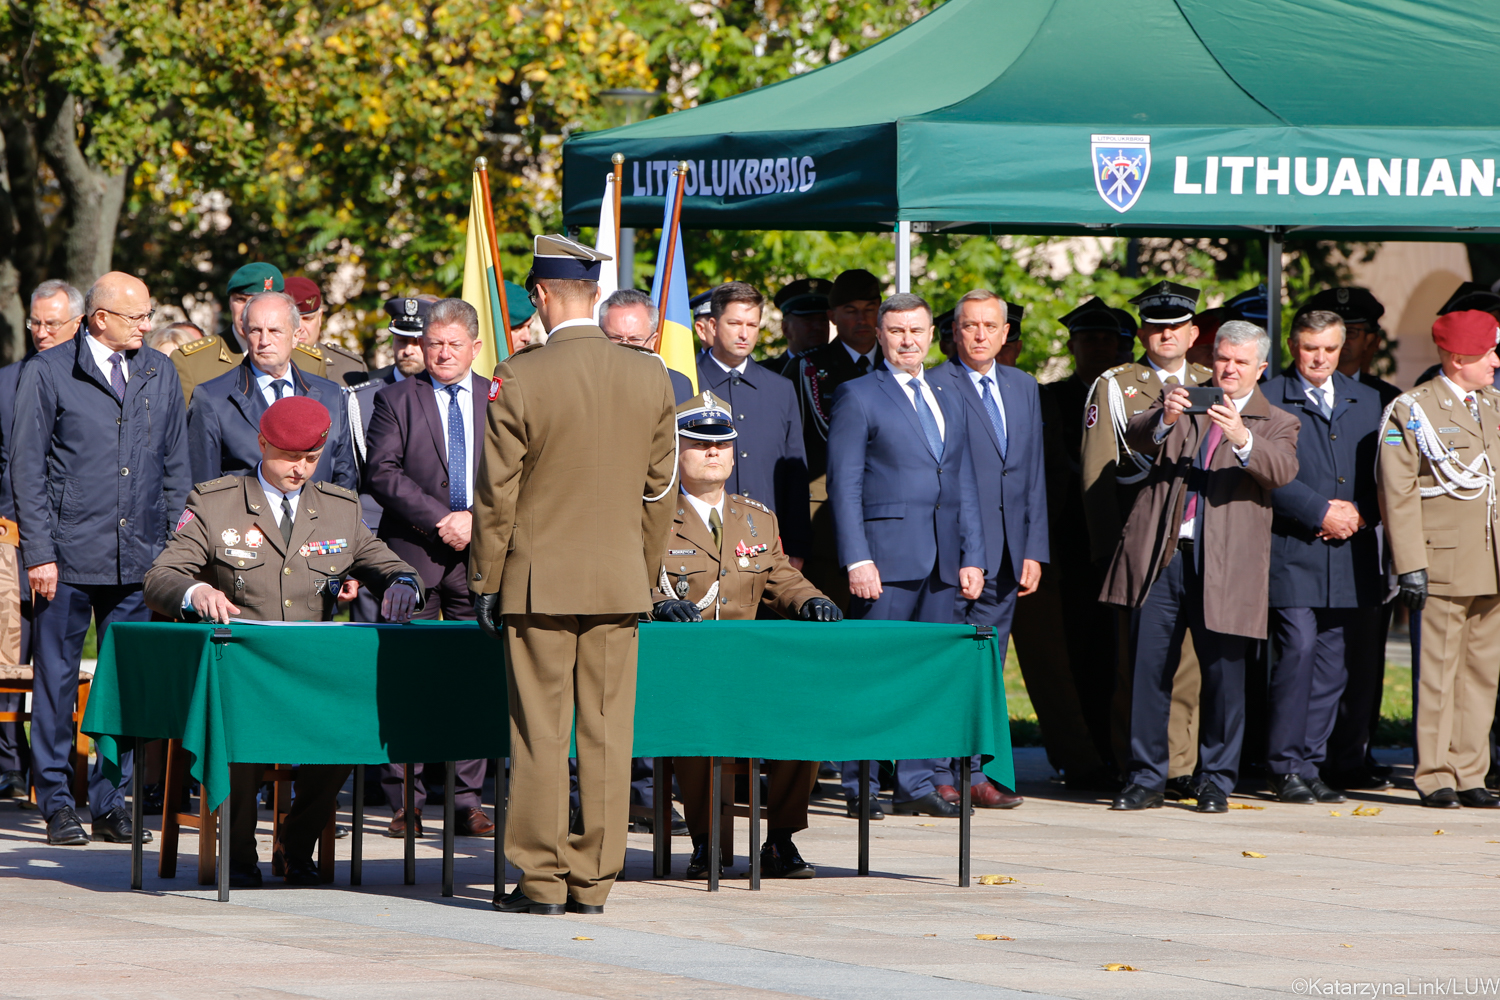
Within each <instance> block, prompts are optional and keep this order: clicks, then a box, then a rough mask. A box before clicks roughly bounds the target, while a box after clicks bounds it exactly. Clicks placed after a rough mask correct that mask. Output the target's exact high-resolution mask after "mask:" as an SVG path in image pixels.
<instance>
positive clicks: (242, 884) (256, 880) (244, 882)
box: [229, 861, 264, 889]
mask: <svg viewBox="0 0 1500 1000" xmlns="http://www.w3.org/2000/svg"><path fill="white" fill-rule="evenodd" d="M263 884H264V881H263V880H262V878H261V875H260V865H258V864H255V863H254V862H253V861H252V862H250V863H249V864H241V863H239V862H235V861H231V862H229V887H230V888H231V889H259V888H260V887H261V886H262V885H263Z"/></svg>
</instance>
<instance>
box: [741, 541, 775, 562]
mask: <svg viewBox="0 0 1500 1000" xmlns="http://www.w3.org/2000/svg"><path fill="white" fill-rule="evenodd" d="M768 548H770V546H768V545H766V544H765V543H764V542H762V543H761V544H759V545H746V544H745V543H744V542H743V541H741V542H740V543H739V544H738V545H736V546H735V547H734V554H735V555H737V556H739V559H740V569H745V568H746V567H748V566H749V565H750V557H751V556H758V555H760V554H761V553H762V552H764V551H766V550H767V549H768Z"/></svg>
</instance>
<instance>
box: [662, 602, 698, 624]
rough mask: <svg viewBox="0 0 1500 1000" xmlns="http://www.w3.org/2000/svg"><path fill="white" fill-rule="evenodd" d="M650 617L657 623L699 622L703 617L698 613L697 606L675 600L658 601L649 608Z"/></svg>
mask: <svg viewBox="0 0 1500 1000" xmlns="http://www.w3.org/2000/svg"><path fill="white" fill-rule="evenodd" d="M651 617H652V619H653V620H655V621H659V622H701V621H702V620H703V615H702V614H701V613H700V612H699V611H698V605H696V604H694V603H692V602H691V601H679V600H677V599H675V598H668V599H667V600H665V601H658V602H657V603H656V604H655V605H653V606H652V608H651Z"/></svg>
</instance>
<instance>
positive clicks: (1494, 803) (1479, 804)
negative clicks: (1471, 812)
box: [1458, 788, 1500, 809]
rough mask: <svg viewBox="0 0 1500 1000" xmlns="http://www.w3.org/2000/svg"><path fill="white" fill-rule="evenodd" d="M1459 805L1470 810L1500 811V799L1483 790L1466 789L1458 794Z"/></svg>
mask: <svg viewBox="0 0 1500 1000" xmlns="http://www.w3.org/2000/svg"><path fill="white" fill-rule="evenodd" d="M1458 802H1459V805H1463V806H1468V807H1469V808H1470V809H1500V799H1497V798H1495V796H1493V795H1491V794H1490V793H1489V792H1488V791H1487V790H1485V789H1483V788H1465V789H1461V790H1460V791H1459V793H1458Z"/></svg>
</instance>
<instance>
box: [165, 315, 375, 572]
mask: <svg viewBox="0 0 1500 1000" xmlns="http://www.w3.org/2000/svg"><path fill="white" fill-rule="evenodd" d="M300 321H301V315H300V314H299V313H298V312H297V304H296V303H295V302H293V301H292V299H291V296H289V295H286V294H284V293H282V292H260V293H259V294H257V295H255V296H253V297H252V298H251V299H250V301H249V302H247V303H245V311H244V313H243V314H242V319H241V325H242V327H243V329H244V333H245V337H246V339H247V340H248V341H249V348H250V350H249V353H247V354H246V355H245V359H244V360H243V361H241V362H240V365H239V367H238V368H236V369H234V370H233V371H230V372H226V373H225V374H223V375H220V376H218V377H217V378H213V379H210V380H208V381H207V382H204V383H203V384H202V385H200V386H198V387H197V389H195V390H194V391H193V401H192V403H191V404H189V406H188V414H187V426H188V438H189V442H188V447H189V453H190V455H191V457H192V463H193V482H195V483H206V482H208V481H209V480H211V479H218V478H219V477H220V476H224V475H233V474H244V473H249V472H253V471H254V470H255V468H256V466H258V465H259V464H260V418H261V414H263V413H265V412H266V410H267V409H268V408H269V407H270V405H271V404H272V403H274V402H276V400H278V399H281V398H282V397H283V396H294V395H295V396H311V397H312V398H313V399H316V400H317V401H318V402H320V403H322V404H323V405H324V406H325V407H326V408H327V409H328V413H329V416H330V417H331V418H332V419H333V424H332V426H331V427H330V429H329V431H328V447H326V448H324V449H323V457H322V458H321V459H319V461H318V467H317V469H316V470H315V471H314V472H313V476H312V478H313V479H314V480H315V481H322V482H327V483H333V484H334V485H335V486H342V487H344V488H345V489H348V490H355V491H358V490H359V472H358V469H357V467H356V466H355V464H354V445H353V443H352V442H351V440H350V438H349V407H348V403H347V402H345V400H344V397H343V395H342V390H341V389H340V388H339V386H338V385H337V384H335V383H333V382H330V381H329V380H328V379H326V378H319V377H318V376H316V375H309V374H307V373H306V372H304V371H302V370H301V369H299V368H298V367H297V366H296V365H295V364H293V363H292V351H293V349H294V348H296V346H297V325H298V323H299V322H300ZM347 596H348V597H351V598H352V597H353V589H352V588H351V589H350V592H349V594H348V595H347Z"/></svg>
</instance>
